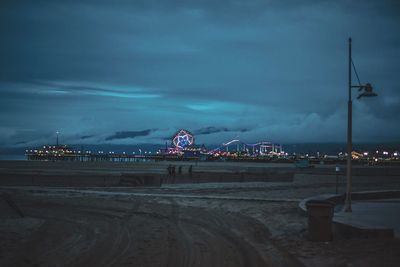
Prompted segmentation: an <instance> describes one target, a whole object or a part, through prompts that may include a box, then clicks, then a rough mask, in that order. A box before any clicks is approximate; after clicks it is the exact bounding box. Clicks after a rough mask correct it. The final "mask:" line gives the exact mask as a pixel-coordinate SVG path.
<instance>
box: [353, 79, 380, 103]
mask: <svg viewBox="0 0 400 267" xmlns="http://www.w3.org/2000/svg"><path fill="white" fill-rule="evenodd" d="M362 90H363V92H362V93H361V94H360V95H359V96H358V97H357V99H360V98H361V97H373V96H378V94H377V93H375V92H374V89H373V87H372V85H371V84H370V83H367V84H366V85H363V86H361V87H360V89H359V90H358V91H362Z"/></svg>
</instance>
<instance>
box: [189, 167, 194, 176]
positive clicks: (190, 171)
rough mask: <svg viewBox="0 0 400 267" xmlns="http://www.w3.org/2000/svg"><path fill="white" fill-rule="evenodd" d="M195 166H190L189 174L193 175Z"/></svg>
mask: <svg viewBox="0 0 400 267" xmlns="http://www.w3.org/2000/svg"><path fill="white" fill-rule="evenodd" d="M192 172H193V167H192V165H190V166H189V176H190V177H192Z"/></svg>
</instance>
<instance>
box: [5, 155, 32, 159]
mask: <svg viewBox="0 0 400 267" xmlns="http://www.w3.org/2000/svg"><path fill="white" fill-rule="evenodd" d="M0 160H26V156H25V155H0Z"/></svg>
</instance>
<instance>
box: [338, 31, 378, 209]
mask: <svg viewBox="0 0 400 267" xmlns="http://www.w3.org/2000/svg"><path fill="white" fill-rule="evenodd" d="M352 68H353V69H354V72H355V74H356V77H357V80H358V85H352V80H351V74H352ZM352 88H357V89H358V91H359V92H360V91H363V92H362V93H361V94H359V95H358V97H357V99H360V98H361V97H372V96H377V94H376V93H375V92H373V88H372V86H371V84H370V83H367V84H365V85H362V84H361V82H360V79H359V77H358V74H357V70H356V68H355V66H354V62H353V59H352V57H351V38H349V99H348V102H347V175H346V176H347V185H346V202H345V209H344V211H346V212H351V159H352V155H351V152H352V150H353V144H352V133H353V121H352V120H353V116H352V112H353V103H352V99H351V89H352Z"/></svg>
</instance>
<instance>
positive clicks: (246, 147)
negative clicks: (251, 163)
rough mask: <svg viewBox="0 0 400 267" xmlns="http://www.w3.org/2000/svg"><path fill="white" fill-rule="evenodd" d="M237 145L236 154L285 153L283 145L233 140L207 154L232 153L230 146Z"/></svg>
mask: <svg viewBox="0 0 400 267" xmlns="http://www.w3.org/2000/svg"><path fill="white" fill-rule="evenodd" d="M230 145H236V152H244V151H245V152H250V151H251V153H252V154H260V155H267V154H279V153H282V152H283V149H282V145H281V144H275V143H272V142H267V141H261V142H258V143H254V144H249V143H245V142H243V141H241V140H239V139H233V140H230V141H228V142H226V143H222V145H221V146H219V147H217V148H215V149H212V150H210V151H208V153H207V154H215V153H218V152H222V151H224V152H230V150H229V146H230Z"/></svg>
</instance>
